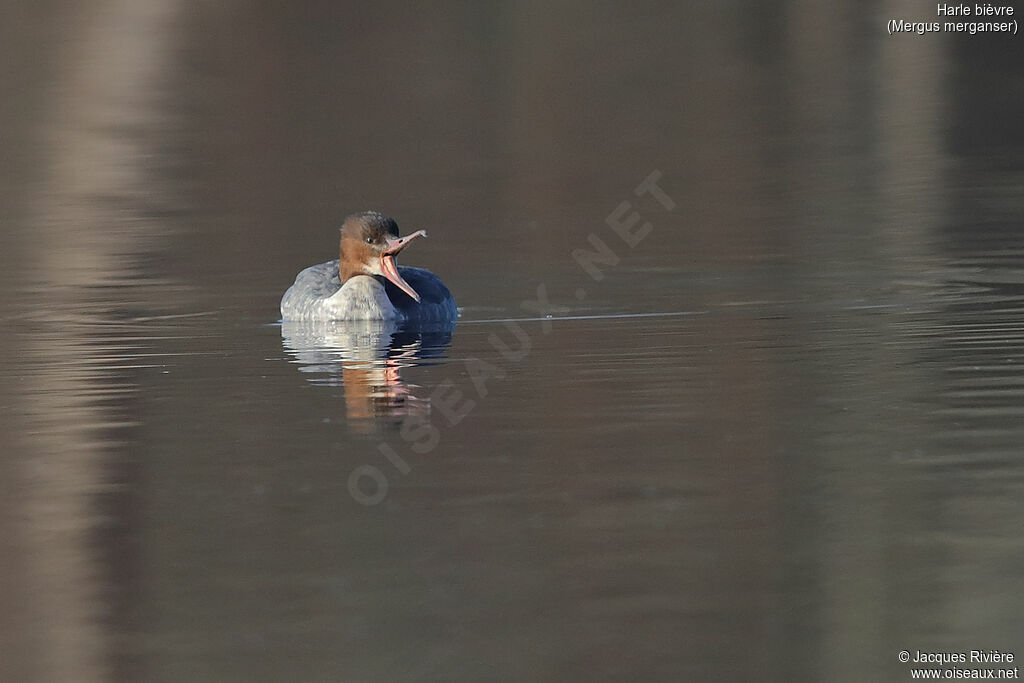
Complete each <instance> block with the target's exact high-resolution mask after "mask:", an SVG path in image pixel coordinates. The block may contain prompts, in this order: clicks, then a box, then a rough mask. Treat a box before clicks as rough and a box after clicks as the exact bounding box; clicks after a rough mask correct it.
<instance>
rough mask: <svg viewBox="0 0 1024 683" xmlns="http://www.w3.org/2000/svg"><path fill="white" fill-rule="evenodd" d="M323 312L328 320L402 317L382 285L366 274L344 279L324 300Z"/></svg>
mask: <svg viewBox="0 0 1024 683" xmlns="http://www.w3.org/2000/svg"><path fill="white" fill-rule="evenodd" d="M324 313H325V314H326V317H327V318H328V319H330V320H398V319H400V318H401V317H402V316H401V314H400V313H399V312H398V311H397V310H395V307H394V306H393V305H392V304H391V300H390V299H388V295H387V292H385V291H384V286H383V285H381V284H380V283H379V282H377V280H376V279H375V278H372V277H369V276H368V275H356V276H355V277H350V278H349V279H348V280H346V281H345V284H343V285H342V286H341V289H339V290H338V291H337V292H335V293H334V295H333V296H331V297H329V298H328V299H326V300H325V301H324Z"/></svg>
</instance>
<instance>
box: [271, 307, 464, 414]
mask: <svg viewBox="0 0 1024 683" xmlns="http://www.w3.org/2000/svg"><path fill="white" fill-rule="evenodd" d="M454 327H455V324H454V322H451V323H438V324H435V325H431V326H423V325H410V324H408V323H401V322H395V321H388V320H338V321H326V322H324V321H321V322H292V321H284V322H283V323H281V338H282V341H283V344H284V348H285V351H287V352H288V354H289V355H291V356H292V357H293V358H294V362H295V363H297V364H298V365H299V369H300V370H301V371H302V372H305V373H309V374H310V375H313V376H311V377H310V382H311V383H313V384H318V385H326V386H341V387H343V389H344V392H345V408H346V415H347V418H348V422H349V425H350V427H351V428H352V429H353V430H354V431H356V432H359V433H363V434H380V433H393V432H396V431H397V430H398V429H399V428H400V426H401V424H402V422H403V421H404V420H405V419H406V418H407V417H408V416H426V415H427V414H428V413H429V412H430V400H429V399H428V398H423V397H419V396H416V395H415V393H414V392H415V390H416V389H417V388H418V387H417V385H414V384H408V383H407V382H406V381H404V380H403V379H402V376H401V373H402V370H403V369H404V368H408V367H414V366H417V365H429V364H433V363H437V362H440V360H441V359H443V358H444V356H445V354H446V352H447V349H448V346H449V345H450V344H451V338H452V331H453V330H454Z"/></svg>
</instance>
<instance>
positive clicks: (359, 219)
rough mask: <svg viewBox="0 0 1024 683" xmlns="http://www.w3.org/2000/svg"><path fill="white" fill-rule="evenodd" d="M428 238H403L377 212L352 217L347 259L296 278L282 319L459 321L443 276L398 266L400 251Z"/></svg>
mask: <svg viewBox="0 0 1024 683" xmlns="http://www.w3.org/2000/svg"><path fill="white" fill-rule="evenodd" d="M426 236H427V233H426V232H425V231H423V230H417V231H416V232H414V233H413V234H411V235H409V236H408V237H399V236H398V223H396V222H395V220H394V219H393V218H388V217H387V216H385V215H383V214H380V213H377V212H376V211H366V212H364V213H356V214H352V215H351V216H349V217H348V218H346V219H345V222H344V223H343V224H342V226H341V258H340V259H338V260H335V261H328V262H327V263H321V264H320V265H318V266H310V267H309V268H306V269H305V270H303V271H302V272H301V273H299V274H298V275H297V276H296V277H295V284H293V285H292V286H291V287H289V288H288V291H287V292H285V293H284V297H283V298H282V299H281V319H282V320H309V321H323V320H397V321H411V322H450V321H453V320H455V318H456V317H457V316H458V313H457V312H456V310H455V299H454V298H452V295H451V292H449V291H448V288H447V287H445V286H444V283H443V282H441V278H439V277H437V276H436V275H434V274H433V273H431V272H430V271H429V270H424V269H422V268H409V267H407V266H402V267H399V266H398V264H397V263H395V257H396V256H398V252H400V251H402V250H403V249H405V247H406V246H407V245H408V244H409V243H410V242H412V241H413V240H414V239H416V238H417V237H426Z"/></svg>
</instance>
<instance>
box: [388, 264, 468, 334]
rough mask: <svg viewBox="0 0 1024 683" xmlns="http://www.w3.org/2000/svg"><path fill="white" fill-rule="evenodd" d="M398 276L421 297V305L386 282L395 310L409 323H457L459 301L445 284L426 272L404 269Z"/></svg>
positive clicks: (418, 269) (408, 267)
mask: <svg viewBox="0 0 1024 683" xmlns="http://www.w3.org/2000/svg"><path fill="white" fill-rule="evenodd" d="M398 272H399V273H401V275H402V278H403V279H404V280H405V281H406V282H408V283H409V286H410V287H412V288H413V289H414V290H416V293H417V294H419V295H420V301H419V303H416V300H415V299H413V298H412V297H411V296H409V295H408V294H406V293H405V292H403V291H402V290H400V289H399V288H398V287H396V286H395V285H393V284H391V282H388V281H385V282H384V288H385V289H386V290H387V294H388V298H389V299H391V303H392V304H394V306H395V308H397V309H398V310H400V311H401V312H402V314H403V315H405V316H406V318H407V319H409V320H417V321H421V322H430V321H446V320H455V318H456V317H458V312H457V311H456V309H455V298H454V297H453V296H452V293H451V292H449V291H448V288H447V287H445V286H444V283H443V282H441V278H439V277H438V276H436V275H434V274H433V273H431V272H430V271H429V270H425V269H423V268H413V267H412V266H400V267H399V268H398Z"/></svg>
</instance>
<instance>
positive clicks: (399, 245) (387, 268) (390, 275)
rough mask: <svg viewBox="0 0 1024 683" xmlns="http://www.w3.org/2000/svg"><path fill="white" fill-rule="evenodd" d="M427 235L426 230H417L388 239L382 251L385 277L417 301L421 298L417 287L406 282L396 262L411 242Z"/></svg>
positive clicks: (382, 268)
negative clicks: (397, 257)
mask: <svg viewBox="0 0 1024 683" xmlns="http://www.w3.org/2000/svg"><path fill="white" fill-rule="evenodd" d="M426 236H427V231H426V230H417V231H416V232H414V233H413V234H411V235H406V236H405V237H399V238H397V239H393V240H388V246H387V247H385V248H384V251H383V252H381V255H380V270H381V272H382V273H384V277H386V278H387V279H389V280H391V282H393V283H394V285H395V286H396V287H398V288H399V289H401V290H402V291H403V292H405V293H406V294H408V295H409V296H411V297H412V298H413V299H415V300H416V301H417V302H419V300H420V295H419V294H417V293H416V290H415V289H413V288H412V287H410V286H409V283H408V282H406V281H405V280H404V279H403V278H402V276H401V275H399V274H398V264H397V263H395V257H396V256H398V252H400V251H402V250H403V249H405V248H406V246H408V244H409V242H412V241H413V240H414V239H416V238H417V237H426Z"/></svg>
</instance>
